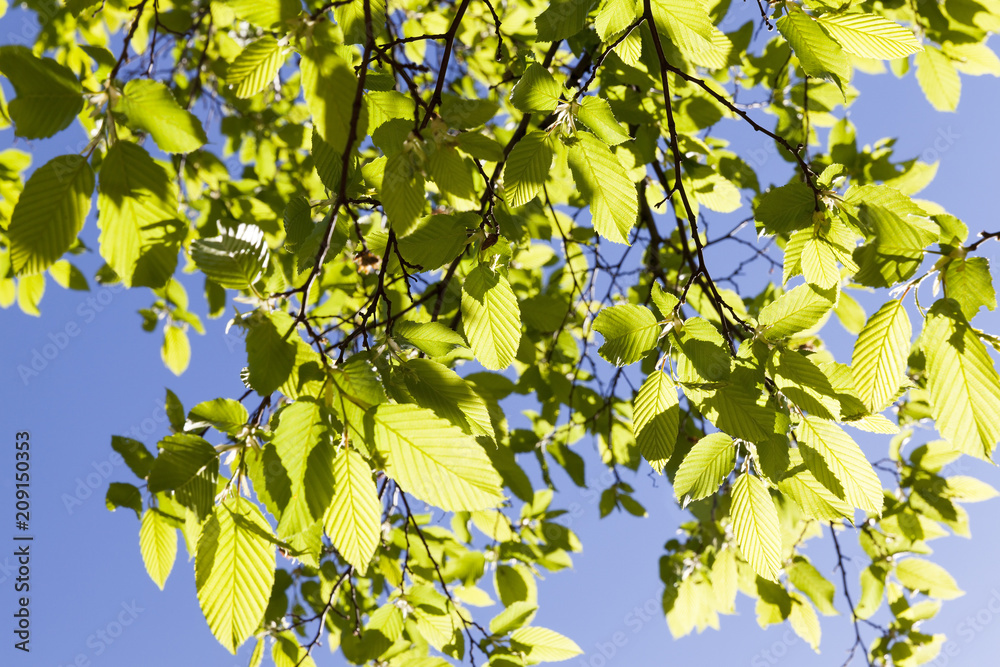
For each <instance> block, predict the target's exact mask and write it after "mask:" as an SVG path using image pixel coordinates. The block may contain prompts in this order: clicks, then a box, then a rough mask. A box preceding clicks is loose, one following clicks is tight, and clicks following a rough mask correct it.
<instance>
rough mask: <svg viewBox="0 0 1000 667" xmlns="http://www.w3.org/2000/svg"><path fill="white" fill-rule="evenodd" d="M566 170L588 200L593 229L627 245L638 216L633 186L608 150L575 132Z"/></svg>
mask: <svg viewBox="0 0 1000 667" xmlns="http://www.w3.org/2000/svg"><path fill="white" fill-rule="evenodd" d="M569 168H570V170H571V171H572V172H573V180H574V181H575V182H576V186H577V187H578V188H579V189H580V191H581V193H583V195H584V196H585V197H586V198H587V199H588V201H590V214H591V218H592V222H593V225H594V230H595V231H596V232H597V233H598V234H600V235H601V236H603V237H604V238H606V239H608V240H609V241H614V242H615V243H624V244H626V245H628V243H629V241H628V237H629V234H630V233H631V231H632V227H634V226H635V221H636V218H637V216H638V215H639V198H638V195H637V194H636V189H635V183H633V182H632V179H630V178H629V177H628V174H627V173H626V172H625V168H624V167H622V165H621V162H619V161H618V158H617V157H615V154H614V153H612V152H611V149H610V148H608V147H607V145H606V144H605V143H604V142H602V141H601V140H600V139H598V138H597V137H595V136H594V135H592V134H590V133H589V132H577V133H576V142H574V143H573V144H572V145H571V146H570V149H569Z"/></svg>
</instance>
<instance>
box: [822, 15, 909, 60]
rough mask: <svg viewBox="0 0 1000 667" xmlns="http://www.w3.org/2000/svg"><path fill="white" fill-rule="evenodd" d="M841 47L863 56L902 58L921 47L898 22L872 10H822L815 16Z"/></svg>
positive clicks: (886, 58) (881, 58)
mask: <svg viewBox="0 0 1000 667" xmlns="http://www.w3.org/2000/svg"><path fill="white" fill-rule="evenodd" d="M817 21H819V24H820V25H821V26H823V27H824V28H826V31H827V32H828V33H830V35H831V36H832V37H833V38H834V39H835V40H837V41H838V42H840V45H841V46H842V47H844V50H845V51H847V52H848V53H853V54H854V55H856V56H861V57H862V58H877V59H879V60H892V59H893V58H905V57H906V56H908V55H910V54H911V53H916V52H918V51H921V50H922V49H923V47H922V46H921V45H920V41H919V40H918V39H917V37H916V36H915V35H914V34H913V32H911V31H910V30H907V29H906V28H904V27H903V26H901V25H899V24H898V23H893V22H892V21H890V20H888V19H885V18H882V17H881V16H876V15H874V14H824V15H823V16H821V17H819V19H817Z"/></svg>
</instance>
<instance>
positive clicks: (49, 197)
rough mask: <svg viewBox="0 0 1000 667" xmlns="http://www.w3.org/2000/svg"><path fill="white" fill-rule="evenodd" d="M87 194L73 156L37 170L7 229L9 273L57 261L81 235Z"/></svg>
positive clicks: (90, 181) (82, 168)
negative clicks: (11, 268)
mask: <svg viewBox="0 0 1000 667" xmlns="http://www.w3.org/2000/svg"><path fill="white" fill-rule="evenodd" d="M3 48H7V47H3ZM0 50H2V49H0ZM93 194H94V171H93V169H91V168H90V164H88V163H87V160H85V159H84V158H83V157H81V156H79V155H62V156H59V157H56V158H53V159H51V160H49V161H48V162H46V163H45V164H44V165H43V166H42V167H40V168H39V169H37V170H36V171H35V172H34V173H33V174H32V175H31V178H29V179H28V182H27V183H26V184H25V186H24V190H23V191H22V192H21V195H20V197H19V198H18V199H17V203H16V204H14V211H13V212H12V213H11V218H10V226H9V227H8V228H7V236H8V239H9V241H10V262H11V265H12V267H13V269H14V273H16V274H18V275H30V274H36V273H40V272H42V271H44V270H45V269H46V268H48V267H50V266H52V265H53V264H54V263H55V262H56V261H57V260H58V259H59V258H60V257H62V256H63V254H64V253H65V252H66V251H67V250H69V249H70V246H72V245H73V243H74V241H76V237H77V234H79V233H80V230H81V229H83V223H84V221H85V220H86V219H87V214H88V213H89V212H90V199H91V197H92V196H93Z"/></svg>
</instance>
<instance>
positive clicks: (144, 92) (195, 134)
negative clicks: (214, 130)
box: [115, 79, 208, 153]
mask: <svg viewBox="0 0 1000 667" xmlns="http://www.w3.org/2000/svg"><path fill="white" fill-rule="evenodd" d="M115 110H116V111H120V112H121V113H124V114H125V115H126V116H127V117H128V125H129V127H131V128H132V129H134V130H142V131H144V132H148V133H149V134H150V135H151V136H152V137H153V140H154V141H156V145H157V146H159V147H160V150H162V151H163V152H165V153H190V152H191V151H193V150H196V149H198V148H200V147H201V146H202V145H203V144H204V143H205V142H206V141H208V137H207V136H206V135H205V129H204V128H203V127H202V126H201V121H200V120H198V118H197V117H196V116H195V115H194V114H193V113H191V112H190V111H186V110H184V109H182V108H181V107H180V105H179V104H177V100H175V99H174V95H173V93H172V92H171V91H170V89H169V88H168V87H167V86H166V84H164V83H162V82H160V81H152V80H150V79H132V80H131V81H129V82H128V83H127V84H125V88H124V90H123V91H122V96H121V98H120V99H119V100H118V103H117V104H116V106H115Z"/></svg>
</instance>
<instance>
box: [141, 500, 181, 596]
mask: <svg viewBox="0 0 1000 667" xmlns="http://www.w3.org/2000/svg"><path fill="white" fill-rule="evenodd" d="M139 550H140V551H142V562H143V563H145V565H146V572H148V573H149V576H150V578H151V579H152V580H153V582H154V583H156V585H157V586H159V587H160V590H163V585H164V584H165V583H167V577H168V576H170V570H172V569H173V567H174V559H175V558H176V557H177V529H176V528H175V527H174V526H172V525H171V524H170V523H168V521H167V519H166V518H165V517H164V516H163V515H162V514H161V513H160V511H159V510H157V509H155V508H152V507H151V508H149V509H147V510H146V511H145V513H143V515H142V526H141V527H140V528H139Z"/></svg>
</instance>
